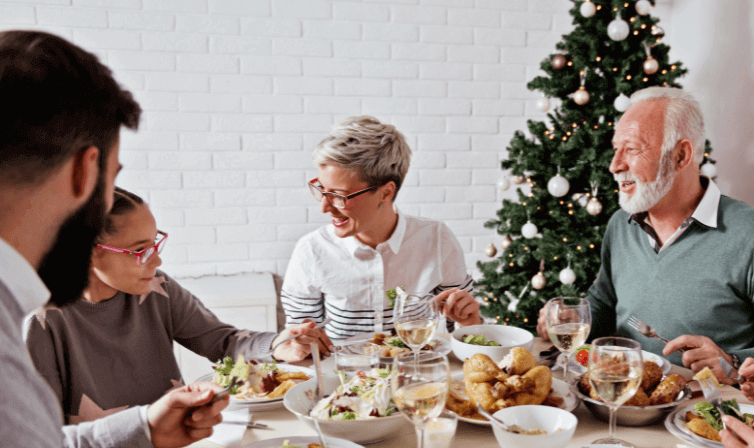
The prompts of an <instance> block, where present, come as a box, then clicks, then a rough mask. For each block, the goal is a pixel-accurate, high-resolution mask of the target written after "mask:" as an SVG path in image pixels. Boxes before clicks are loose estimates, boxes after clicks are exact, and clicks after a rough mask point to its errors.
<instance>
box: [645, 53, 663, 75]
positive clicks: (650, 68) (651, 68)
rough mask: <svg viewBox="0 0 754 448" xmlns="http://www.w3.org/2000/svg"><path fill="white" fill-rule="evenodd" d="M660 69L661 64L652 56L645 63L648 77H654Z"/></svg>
mask: <svg viewBox="0 0 754 448" xmlns="http://www.w3.org/2000/svg"><path fill="white" fill-rule="evenodd" d="M659 69H660V63H659V62H657V59H655V58H653V57H651V56H650V57H648V58H647V60H646V61H644V73H646V74H648V75H654V74H655V73H657V70H659Z"/></svg>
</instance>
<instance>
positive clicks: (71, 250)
mask: <svg viewBox="0 0 754 448" xmlns="http://www.w3.org/2000/svg"><path fill="white" fill-rule="evenodd" d="M102 196H103V180H102V178H101V177H100V181H99V183H98V185H97V188H95V190H94V192H93V193H92V197H91V198H90V199H89V201H88V202H87V203H86V204H85V205H84V206H83V207H81V208H80V209H79V210H77V211H76V212H75V213H74V214H73V215H72V216H71V217H70V218H68V220H67V221H66V222H65V224H63V226H62V227H61V228H60V231H59V232H58V238H57V241H56V242H55V244H54V245H53V247H52V249H50V252H48V253H47V255H46V256H45V258H44V260H43V261H42V263H41V264H40V268H39V270H38V273H39V276H40V277H41V278H42V281H44V282H45V285H47V288H48V289H49V290H50V292H51V293H52V295H51V296H50V301H49V302H48V304H52V305H56V306H63V305H66V304H68V303H73V302H75V301H76V300H78V299H79V298H80V297H81V293H82V292H84V289H86V287H87V286H89V267H90V266H91V263H92V250H93V249H94V244H95V241H96V239H97V235H99V233H100V231H101V230H102V228H103V226H104V219H105V207H104V203H103V197H102Z"/></svg>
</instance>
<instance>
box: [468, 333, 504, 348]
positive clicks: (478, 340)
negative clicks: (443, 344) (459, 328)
mask: <svg viewBox="0 0 754 448" xmlns="http://www.w3.org/2000/svg"><path fill="white" fill-rule="evenodd" d="M461 340H462V341H463V342H465V343H467V344H472V345H486V346H488V347H500V344H498V343H497V342H495V341H488V340H487V339H486V338H485V337H484V336H483V335H481V334H480V335H476V334H467V335H464V336H463V338H462V339H461Z"/></svg>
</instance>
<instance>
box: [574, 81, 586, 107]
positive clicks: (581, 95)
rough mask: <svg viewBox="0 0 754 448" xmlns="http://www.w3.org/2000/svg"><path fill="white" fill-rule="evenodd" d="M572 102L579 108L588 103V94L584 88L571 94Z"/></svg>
mask: <svg viewBox="0 0 754 448" xmlns="http://www.w3.org/2000/svg"><path fill="white" fill-rule="evenodd" d="M573 101H575V102H576V104H578V105H579V106H583V105H584V104H586V103H588V102H589V92H587V91H586V89H585V88H584V86H581V87H579V90H577V91H576V92H575V93H574V94H573Z"/></svg>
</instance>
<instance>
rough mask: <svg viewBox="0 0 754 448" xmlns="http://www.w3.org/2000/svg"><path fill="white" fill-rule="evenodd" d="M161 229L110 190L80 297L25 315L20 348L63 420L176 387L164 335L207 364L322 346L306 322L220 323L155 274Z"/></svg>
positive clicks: (288, 355)
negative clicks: (275, 326) (283, 325)
mask: <svg viewBox="0 0 754 448" xmlns="http://www.w3.org/2000/svg"><path fill="white" fill-rule="evenodd" d="M167 236H168V235H167V234H166V233H164V232H161V231H159V230H157V226H156V223H155V219H154V216H152V213H151V212H150V211H149V207H148V206H147V205H146V204H145V203H144V201H143V200H142V199H141V198H140V197H138V196H136V195H135V194H133V193H130V192H128V191H125V190H123V189H120V188H117V187H116V191H115V201H114V204H113V208H112V211H111V212H110V214H109V216H108V218H107V222H106V225H105V229H104V232H103V234H102V235H101V236H100V239H99V244H97V247H96V248H95V249H94V252H93V254H92V265H91V268H90V276H89V277H90V283H89V287H88V288H87V289H86V291H85V292H84V294H83V297H82V298H81V300H78V301H76V302H74V303H73V304H71V305H69V306H64V307H61V308H57V307H45V308H43V309H40V310H38V311H37V312H36V313H35V314H34V315H32V316H31V318H30V319H29V321H28V322H27V324H28V330H27V332H26V345H27V347H28V349H29V353H30V355H31V358H32V360H33V361H34V364H35V365H36V368H37V370H38V371H39V372H40V374H42V376H44V378H45V379H46V380H47V382H48V383H49V384H50V386H51V387H52V389H53V391H54V392H55V393H56V394H57V396H58V399H59V400H60V402H61V405H62V407H63V410H64V412H65V415H66V421H67V422H69V423H74V424H75V423H78V422H81V421H90V420H94V419H97V418H99V417H103V416H106V415H109V414H111V413H114V412H117V411H118V410H121V409H125V408H127V407H129V406H134V405H141V404H148V403H152V402H153V401H155V400H156V399H157V398H159V397H160V396H162V395H163V394H164V393H165V392H167V391H168V390H170V389H171V388H173V387H175V386H176V385H179V384H183V379H182V377H181V372H180V370H179V368H178V364H177V362H176V360H175V356H174V354H173V341H176V342H178V343H179V344H181V345H183V346H184V347H186V348H188V349H189V350H192V351H193V352H195V353H197V354H199V355H202V356H205V357H206V358H208V359H209V360H210V361H213V362H214V361H217V360H219V359H222V358H223V357H225V356H231V357H233V358H235V357H236V356H237V355H239V354H242V355H244V357H245V358H246V359H269V358H271V357H273V356H272V355H273V353H272V350H271V347H272V345H274V342H275V341H276V340H280V339H282V338H285V337H287V336H291V335H294V334H299V333H302V336H301V337H299V338H298V339H295V340H293V341H291V342H288V343H285V344H282V345H281V346H280V347H278V348H276V350H275V353H274V358H275V359H279V360H283V361H300V360H302V359H304V358H305V357H306V356H308V355H309V354H310V349H309V342H314V341H316V342H319V345H320V347H321V350H322V351H323V352H324V353H325V354H329V351H330V350H329V349H330V347H331V346H332V342H330V340H329V339H328V338H327V336H326V335H325V334H324V332H323V331H322V330H320V329H314V328H313V327H314V326H315V323H314V322H307V323H304V324H302V325H299V326H296V327H291V328H288V329H286V330H285V331H283V333H281V334H280V335H279V337H278V335H276V334H275V333H271V332H254V331H250V330H240V329H237V328H235V327H233V326H231V325H228V324H224V323H222V322H220V321H219V320H218V319H217V317H215V315H214V314H212V312H210V311H209V310H208V309H207V308H205V307H204V305H202V303H201V302H200V301H199V299H197V298H196V297H194V296H193V295H192V294H191V293H190V292H189V291H187V290H185V289H183V288H182V287H181V286H180V285H179V284H178V283H177V282H176V281H175V280H173V279H172V278H170V277H168V276H167V275H166V274H164V273H163V272H161V271H159V270H157V268H158V267H159V266H160V264H162V261H161V260H160V256H159V253H160V251H161V250H162V249H163V248H164V247H165V243H166V240H167Z"/></svg>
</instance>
